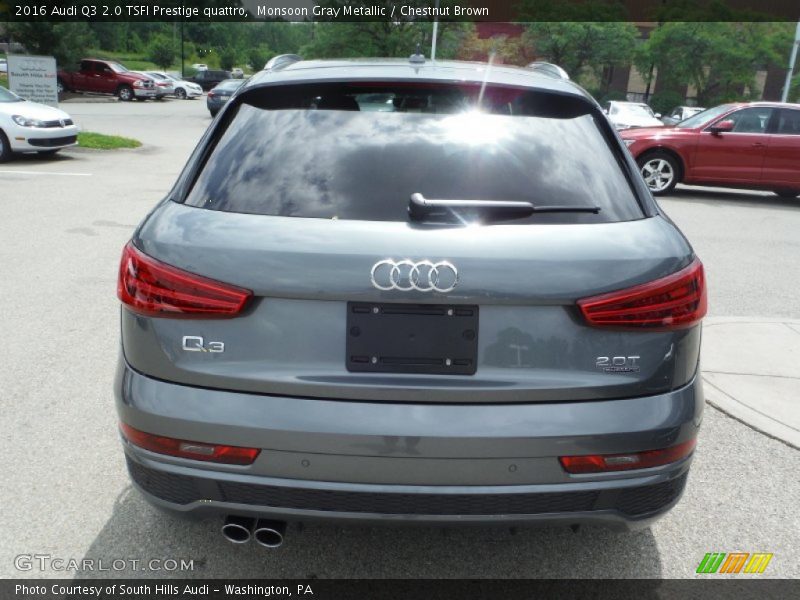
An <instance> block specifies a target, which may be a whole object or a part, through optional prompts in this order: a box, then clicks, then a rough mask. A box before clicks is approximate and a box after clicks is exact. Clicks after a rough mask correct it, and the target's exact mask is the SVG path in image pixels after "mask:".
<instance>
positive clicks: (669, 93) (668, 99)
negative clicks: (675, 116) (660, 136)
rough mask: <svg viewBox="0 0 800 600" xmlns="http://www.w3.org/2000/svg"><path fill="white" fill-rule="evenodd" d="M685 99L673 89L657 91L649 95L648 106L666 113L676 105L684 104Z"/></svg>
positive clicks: (663, 113)
mask: <svg viewBox="0 0 800 600" xmlns="http://www.w3.org/2000/svg"><path fill="white" fill-rule="evenodd" d="M685 101H686V99H685V98H684V97H683V95H682V94H679V93H678V92H676V91H673V90H663V91H658V92H656V93H655V94H653V95H652V96H651V97H650V107H651V108H652V109H653V111H655V112H657V113H661V114H662V115H666V114H667V113H668V112H669V111H671V110H672V109H673V108H675V107H676V106H680V105H682V104H685Z"/></svg>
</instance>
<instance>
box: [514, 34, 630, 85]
mask: <svg viewBox="0 0 800 600" xmlns="http://www.w3.org/2000/svg"><path fill="white" fill-rule="evenodd" d="M638 35H639V34H638V30H637V29H636V27H634V26H633V25H632V24H631V23H627V22H622V21H613V22H603V21H580V22H576V21H571V22H566V21H565V22H560V23H557V22H550V21H543V22H538V23H531V24H530V25H529V26H528V30H527V32H526V34H525V37H526V39H527V40H528V41H529V43H530V44H531V45H532V46H533V48H534V50H535V53H536V54H537V56H540V57H542V58H545V59H547V60H548V61H550V62H553V63H555V64H557V65H559V66H560V67H562V68H563V69H564V70H566V71H567V73H569V75H570V77H572V78H573V79H576V80H578V81H585V80H587V79H599V78H601V77H602V74H603V71H604V70H605V69H607V68H608V67H614V66H619V65H628V64H630V63H631V61H632V60H633V54H634V51H635V49H636V38H637V37H638Z"/></svg>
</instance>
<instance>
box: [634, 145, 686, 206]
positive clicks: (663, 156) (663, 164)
mask: <svg viewBox="0 0 800 600" xmlns="http://www.w3.org/2000/svg"><path fill="white" fill-rule="evenodd" d="M636 163H637V164H638V165H639V171H640V172H641V173H642V177H644V181H645V183H646V184H647V187H648V188H650V191H651V192H652V193H653V195H654V196H662V195H664V194H669V193H670V192H671V191H672V190H673V189H675V186H676V185H677V184H678V181H679V179H680V173H681V171H680V165H679V164H678V161H677V160H675V157H674V156H672V155H671V154H667V153H666V152H658V151H656V152H648V153H647V154H644V155H642V156H640V157H639V159H638V160H637V161H636Z"/></svg>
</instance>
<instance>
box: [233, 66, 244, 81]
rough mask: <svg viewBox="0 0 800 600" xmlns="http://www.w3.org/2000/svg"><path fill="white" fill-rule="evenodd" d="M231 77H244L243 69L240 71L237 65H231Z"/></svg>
mask: <svg viewBox="0 0 800 600" xmlns="http://www.w3.org/2000/svg"><path fill="white" fill-rule="evenodd" d="M231 77H233V78H234V79H244V71H242V70H241V69H240V68H239V67H233V68H232V69H231Z"/></svg>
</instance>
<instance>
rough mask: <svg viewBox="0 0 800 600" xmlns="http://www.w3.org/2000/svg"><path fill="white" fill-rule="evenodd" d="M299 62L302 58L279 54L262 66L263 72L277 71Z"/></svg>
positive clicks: (294, 55) (295, 55)
mask: <svg viewBox="0 0 800 600" xmlns="http://www.w3.org/2000/svg"><path fill="white" fill-rule="evenodd" d="M301 60H303V57H302V56H298V55H297V54H279V55H278V56H273V57H272V58H270V59H269V60H268V61H267V64H265V65H264V70H265V71H277V70H279V69H283V68H284V67H288V66H289V65H291V64H292V63H296V62H299V61H301Z"/></svg>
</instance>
